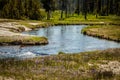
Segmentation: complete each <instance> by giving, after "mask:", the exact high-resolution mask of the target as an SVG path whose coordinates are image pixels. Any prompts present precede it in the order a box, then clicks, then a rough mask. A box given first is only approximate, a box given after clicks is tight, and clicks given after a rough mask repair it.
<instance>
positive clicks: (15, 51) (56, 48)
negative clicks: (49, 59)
mask: <svg viewBox="0 0 120 80" xmlns="http://www.w3.org/2000/svg"><path fill="white" fill-rule="evenodd" d="M83 27H85V25H69V26H54V27H49V28H41V29H38V30H33V31H30V32H23V34H31V35H37V36H45V37H47V38H48V39H49V44H48V45H45V46H24V47H20V46H0V57H1V58H2V57H19V58H26V57H27V58H30V57H36V56H40V55H51V54H57V53H58V52H60V51H63V52H67V53H77V52H84V51H92V50H103V49H107V48H120V43H116V42H113V41H108V40H103V39H98V38H93V37H90V36H85V35H83V34H81V29H82V28H83Z"/></svg>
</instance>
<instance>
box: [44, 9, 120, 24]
mask: <svg viewBox="0 0 120 80" xmlns="http://www.w3.org/2000/svg"><path fill="white" fill-rule="evenodd" d="M63 16H64V18H63V19H60V11H54V12H53V13H52V17H51V19H50V20H43V21H45V22H51V23H54V24H88V25H89V24H118V25H120V24H119V23H120V17H119V16H115V15H109V16H98V18H96V16H95V15H93V14H88V15H87V18H88V19H87V20H85V19H84V15H82V14H80V15H77V14H73V15H69V17H67V18H65V15H63ZM101 22H104V23H101Z"/></svg>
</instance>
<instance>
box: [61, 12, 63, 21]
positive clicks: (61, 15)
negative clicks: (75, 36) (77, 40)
mask: <svg viewBox="0 0 120 80" xmlns="http://www.w3.org/2000/svg"><path fill="white" fill-rule="evenodd" d="M61 19H63V10H61Z"/></svg>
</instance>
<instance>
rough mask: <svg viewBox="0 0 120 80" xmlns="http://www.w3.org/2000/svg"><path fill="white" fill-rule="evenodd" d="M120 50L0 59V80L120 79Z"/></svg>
mask: <svg viewBox="0 0 120 80" xmlns="http://www.w3.org/2000/svg"><path fill="white" fill-rule="evenodd" d="M119 56H120V49H119V48H118V49H108V50H103V51H92V52H82V53H76V54H66V53H63V52H62V53H61V52H60V53H59V55H51V56H46V57H37V58H32V59H25V60H18V59H0V79H1V80H6V79H8V80H9V79H10V80H119V79H120V75H119V73H120V69H119V66H120V58H119Z"/></svg>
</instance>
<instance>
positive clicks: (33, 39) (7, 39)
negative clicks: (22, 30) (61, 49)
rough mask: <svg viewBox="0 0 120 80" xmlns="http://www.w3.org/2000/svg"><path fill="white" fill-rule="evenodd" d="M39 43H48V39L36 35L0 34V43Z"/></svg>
mask: <svg viewBox="0 0 120 80" xmlns="http://www.w3.org/2000/svg"><path fill="white" fill-rule="evenodd" d="M4 44H7V45H40V44H48V40H47V38H45V37H37V36H19V35H16V36H1V37H0V45H4Z"/></svg>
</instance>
